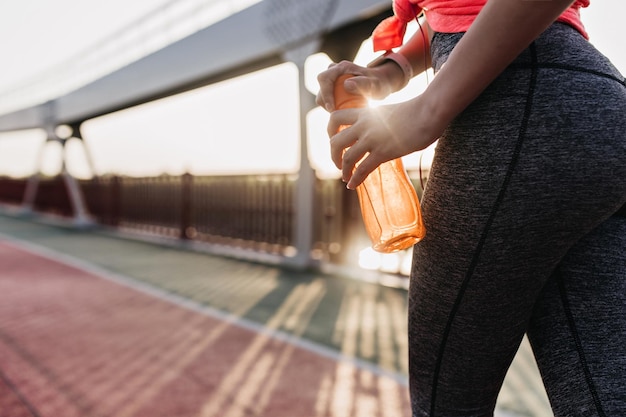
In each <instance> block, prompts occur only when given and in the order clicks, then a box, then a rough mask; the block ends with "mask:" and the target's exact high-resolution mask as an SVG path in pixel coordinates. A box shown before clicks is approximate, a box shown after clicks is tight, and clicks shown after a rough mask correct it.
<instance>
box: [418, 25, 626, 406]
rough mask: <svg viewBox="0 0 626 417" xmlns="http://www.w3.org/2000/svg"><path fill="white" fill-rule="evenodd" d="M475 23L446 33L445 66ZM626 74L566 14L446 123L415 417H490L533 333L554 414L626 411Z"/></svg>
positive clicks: (439, 50) (421, 252)
mask: <svg viewBox="0 0 626 417" xmlns="http://www.w3.org/2000/svg"><path fill="white" fill-rule="evenodd" d="M461 36H462V34H440V33H439V34H436V35H435V37H434V39H433V43H432V53H433V63H434V65H435V69H437V68H439V67H441V65H442V64H443V63H444V62H445V60H446V58H447V56H448V54H449V53H450V51H451V50H452V48H453V47H454V45H456V43H457V42H458V40H459V39H460V37H461ZM625 203H626V85H625V83H624V77H623V76H622V75H620V74H619V72H618V71H617V70H616V69H615V68H614V67H613V66H612V65H611V64H610V62H609V61H608V60H607V59H606V58H605V57H603V56H602V55H601V54H600V53H599V52H598V51H596V50H595V49H594V48H593V47H592V46H591V44H589V43H588V42H587V41H586V40H585V39H584V38H583V37H582V36H580V34H579V33H578V32H576V31H575V30H574V29H572V28H571V27H569V26H567V25H564V24H559V23H557V24H554V25H552V26H551V27H550V28H549V29H548V30H547V31H546V32H544V34H542V35H541V36H540V37H539V39H537V40H536V41H535V42H534V43H533V44H532V45H531V46H530V47H529V48H528V49H527V50H526V51H524V52H523V53H522V54H521V55H520V56H519V57H518V58H517V59H516V61H515V62H514V63H513V64H512V65H511V66H510V67H509V68H507V70H505V71H504V73H503V74H501V75H500V76H499V77H498V78H497V79H496V80H495V81H494V82H493V84H492V85H491V86H490V87H488V89H487V90H486V91H485V92H484V93H483V94H482V95H481V96H480V97H479V98H478V99H477V100H476V101H475V102H474V103H472V104H471V105H470V107H468V108H467V109H466V110H465V111H464V112H463V113H462V114H461V115H460V116H458V117H457V118H456V119H455V120H454V122H453V123H452V124H451V125H450V126H449V128H448V129H447V130H446V132H445V134H444V135H443V137H442V138H441V139H440V141H439V143H438V145H437V150H436V154H435V160H434V162H433V167H432V170H431V175H430V177H429V180H428V185H427V186H426V191H425V194H424V198H423V201H422V206H423V214H424V220H425V222H426V227H427V230H428V231H427V236H426V238H425V239H424V240H423V241H422V242H420V243H418V244H417V245H416V246H415V250H414V259H413V264H414V266H413V271H412V276H411V284H410V289H409V350H410V351H409V375H410V390H411V400H412V405H413V415H414V417H417V416H431V417H432V416H441V417H456V416H459V417H460V416H463V417H467V416H491V415H492V414H493V411H494V407H495V403H496V398H497V395H498V392H499V390H500V388H501V385H502V382H503V379H504V376H505V374H506V372H507V369H508V367H509V366H510V364H511V361H512V359H513V357H514V355H515V353H516V351H517V349H518V347H519V344H520V342H521V340H522V338H523V336H524V334H525V333H526V334H528V337H529V339H530V341H531V345H532V347H533V350H534V353H535V357H536V359H537V363H538V365H539V368H540V371H541V374H542V377H543V380H544V384H545V386H546V390H547V392H548V396H549V398H550V402H551V405H552V408H553V410H554V414H555V415H556V416H573V417H576V416H611V417H614V416H626V218H625V217H623V211H624V209H623V206H624V204H625Z"/></svg>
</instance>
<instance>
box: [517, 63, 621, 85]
mask: <svg viewBox="0 0 626 417" xmlns="http://www.w3.org/2000/svg"><path fill="white" fill-rule="evenodd" d="M533 67H535V68H541V69H560V70H564V71H574V72H583V73H586V74H592V75H595V76H598V77H602V78H606V79H609V80H612V81H616V82H617V83H619V84H621V85H622V86H624V87H626V78H624V77H622V78H619V77H617V76H615V75H611V74H607V73H605V72H602V71H596V70H592V69H589V68H584V67H579V66H576V65H568V64H557V63H550V62H544V63H541V64H538V63H531V64H524V63H519V64H512V65H511V68H533Z"/></svg>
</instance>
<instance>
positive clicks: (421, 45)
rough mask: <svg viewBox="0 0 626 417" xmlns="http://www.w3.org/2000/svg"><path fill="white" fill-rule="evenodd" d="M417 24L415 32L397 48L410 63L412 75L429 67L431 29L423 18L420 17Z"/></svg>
mask: <svg viewBox="0 0 626 417" xmlns="http://www.w3.org/2000/svg"><path fill="white" fill-rule="evenodd" d="M419 24H420V26H419V28H418V30H417V32H415V34H413V36H411V38H409V40H408V41H407V42H406V43H405V44H404V45H402V47H401V48H400V49H399V50H398V53H400V54H402V55H404V56H405V57H406V58H407V59H408V60H409V62H410V63H411V66H412V67H413V74H414V75H418V74H421V73H422V72H424V71H426V70H427V69H428V68H430V67H431V62H430V38H431V37H432V33H431V32H432V31H431V29H430V26H429V25H428V22H427V21H426V20H425V19H421V20H420V22H419Z"/></svg>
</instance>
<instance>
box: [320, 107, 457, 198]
mask: <svg viewBox="0 0 626 417" xmlns="http://www.w3.org/2000/svg"><path fill="white" fill-rule="evenodd" d="M433 116H434V115H433V113H432V111H431V109H429V106H428V105H427V102H426V101H425V100H424V99H423V97H422V96H418V97H416V98H414V99H412V100H410V101H406V102H403V103H399V104H392V105H387V106H380V107H375V108H351V109H344V110H337V111H335V112H333V113H331V115H330V121H329V123H328V135H329V136H330V147H331V157H332V160H333V162H334V163H335V165H336V166H337V168H339V169H341V171H342V179H343V181H344V182H346V183H347V187H348V188H350V189H354V188H356V187H357V186H358V185H359V184H361V182H363V180H364V179H365V178H366V177H367V176H368V175H369V173H370V172H372V171H373V170H374V169H376V168H377V167H378V166H379V165H380V164H382V163H383V162H386V161H389V160H392V159H396V158H399V157H401V156H404V155H408V154H409V153H411V152H414V151H418V150H422V149H425V148H426V147H428V146H429V145H430V144H431V143H433V142H434V141H435V140H437V139H438V138H439V137H440V136H441V134H442V133H443V130H444V129H445V127H446V125H447V123H448V120H445V119H442V118H439V117H433ZM341 126H348V127H346V128H344V129H342V130H341V131H339V128H340V127H341Z"/></svg>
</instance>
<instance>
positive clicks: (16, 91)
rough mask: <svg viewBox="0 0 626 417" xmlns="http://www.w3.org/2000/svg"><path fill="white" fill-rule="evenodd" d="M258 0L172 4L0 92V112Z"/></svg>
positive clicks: (92, 76) (81, 81) (69, 86)
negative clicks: (0, 98)
mask: <svg viewBox="0 0 626 417" xmlns="http://www.w3.org/2000/svg"><path fill="white" fill-rule="evenodd" d="M259 1H261V0H170V1H169V2H167V3H165V4H163V5H162V6H160V7H158V8H156V9H155V10H153V11H151V12H150V13H148V14H146V15H145V16H143V17H141V18H139V19H137V20H136V21H134V22H132V23H130V24H129V25H127V26H125V27H123V28H122V29H120V30H118V31H117V32H114V33H113V34H112V35H110V36H108V37H107V38H105V39H102V40H100V41H99V42H97V43H96V44H95V45H92V46H91V47H90V48H88V49H86V50H83V51H81V52H79V53H77V54H76V55H74V56H72V57H71V58H69V59H68V60H67V61H65V62H63V63H61V64H58V65H56V66H54V67H52V68H49V69H47V70H45V71H44V72H43V73H41V74H39V75H36V76H34V77H32V78H31V79H28V80H26V81H24V82H22V83H20V84H18V85H17V86H13V87H11V88H9V89H7V90H4V91H0V97H2V100H1V101H0V113H8V112H10V111H13V110H19V109H21V108H25V107H27V106H31V105H34V104H39V103H43V102H45V101H47V100H50V99H53V98H56V97H59V96H61V95H63V94H66V93H68V92H70V91H73V90H75V89H77V88H79V87H81V86H83V85H86V84H88V83H89V82H91V81H94V80H96V79H98V78H100V77H102V76H104V75H107V74H109V73H111V72H113V71H115V70H117V69H119V68H121V67H123V66H124V65H127V64H129V63H131V62H133V61H136V60H138V59H141V58H142V57H145V56H147V55H149V54H150V53H152V52H154V51H157V50H159V49H161V48H164V47H166V46H167V45H170V44H172V43H174V42H176V41H178V40H180V39H182V38H184V37H186V36H189V35H191V34H193V33H195V32H197V31H199V30H201V29H204V28H206V27H208V26H209V25H211V24H213V23H215V22H218V21H220V20H222V19H225V18H227V17H228V16H231V15H233V14H235V13H236V12H238V11H240V10H243V9H245V8H247V7H250V6H252V5H253V4H256V3H258V2H259Z"/></svg>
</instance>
